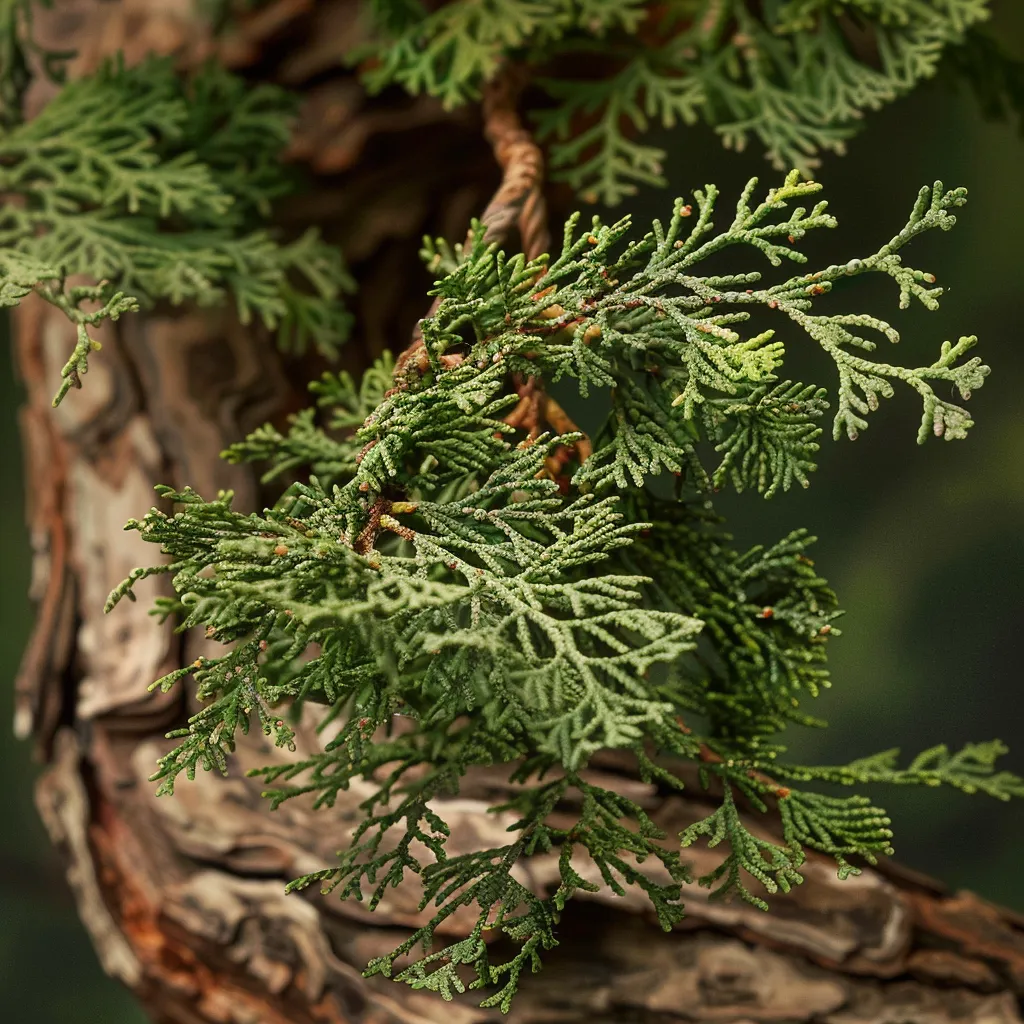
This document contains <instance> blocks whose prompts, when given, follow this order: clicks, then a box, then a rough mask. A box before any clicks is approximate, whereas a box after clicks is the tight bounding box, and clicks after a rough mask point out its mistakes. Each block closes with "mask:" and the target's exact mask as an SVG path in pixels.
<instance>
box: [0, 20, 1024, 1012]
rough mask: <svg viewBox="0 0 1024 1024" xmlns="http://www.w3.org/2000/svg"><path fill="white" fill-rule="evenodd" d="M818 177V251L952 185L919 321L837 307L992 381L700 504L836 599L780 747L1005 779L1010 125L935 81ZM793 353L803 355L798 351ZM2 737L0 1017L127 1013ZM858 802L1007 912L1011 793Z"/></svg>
mask: <svg viewBox="0 0 1024 1024" xmlns="http://www.w3.org/2000/svg"><path fill="white" fill-rule="evenodd" d="M990 29H991V31H993V32H994V33H996V34H998V35H999V37H1000V38H1001V39H1002V41H1003V42H1004V44H1006V45H1008V46H1009V48H1010V49H1011V50H1014V51H1015V52H1016V55H1017V56H1018V57H1024V5H1021V4H1019V3H1012V2H1004V3H1002V4H1001V5H999V8H998V10H997V14H996V19H995V20H994V22H993V23H992V24H991V26H990ZM667 172H668V176H669V179H670V181H671V182H672V190H671V192H672V194H677V193H680V192H685V193H692V189H693V188H694V187H699V186H701V185H703V184H704V183H705V182H709V181H714V182H716V183H717V184H718V185H719V186H720V187H721V189H722V193H723V201H724V202H728V201H729V199H730V197H731V196H734V195H735V194H736V192H737V191H738V189H739V188H740V187H741V186H742V183H743V182H744V181H745V180H746V178H747V177H749V176H750V175H752V174H757V175H760V176H761V178H762V181H763V182H764V183H765V184H766V185H767V184H769V183H773V182H774V180H775V178H776V177H777V175H775V174H774V172H771V171H770V170H769V169H767V165H766V164H765V162H764V161H763V160H762V159H761V157H760V155H759V154H758V153H756V152H750V153H746V154H740V155H736V154H727V153H724V152H723V151H722V149H721V146H720V145H719V144H718V142H717V140H716V139H715V137H714V135H713V133H712V132H710V131H709V130H706V129H700V128H697V129H688V130H685V131H683V132H682V133H679V134H677V135H676V136H675V137H674V138H673V141H672V142H671V154H670V160H669V165H668V168H667ZM817 176H818V178H819V179H820V180H822V181H823V182H824V183H825V186H826V193H825V194H826V197H827V198H829V200H830V203H831V208H832V212H833V213H835V214H836V215H837V216H838V218H839V220H840V226H839V228H838V229H837V230H836V231H835V232H831V233H828V237H826V238H824V239H818V240H817V241H816V242H814V244H813V245H812V246H810V247H809V249H810V251H811V252H812V254H815V255H820V260H821V263H823V264H824V263H830V262H845V261H846V260H847V259H850V258H851V257H853V256H861V255H864V254H867V253H870V252H873V251H875V249H877V247H878V246H879V245H880V244H882V243H883V242H884V241H886V240H887V239H888V238H889V237H890V236H891V235H892V234H893V233H894V232H895V231H896V230H897V229H898V228H899V227H900V226H901V225H902V224H903V223H904V220H905V217H906V214H907V212H908V211H909V209H910V206H911V205H912V203H913V200H914V197H915V195H916V191H917V188H918V187H919V186H920V185H921V184H924V183H930V182H931V181H933V180H934V179H935V178H941V179H942V180H943V181H944V182H945V183H946V184H947V185H948V186H952V185H957V184H963V185H966V186H967V187H968V188H969V190H970V195H971V198H970V202H969V204H968V206H967V207H966V208H965V210H964V211H963V212H962V214H961V216H960V222H959V224H958V225H957V227H956V228H955V230H954V231H953V232H952V233H950V234H946V235H943V234H939V233H934V234H933V235H931V236H928V237H927V238H926V239H925V240H922V241H919V242H917V243H915V244H914V246H913V247H912V249H911V251H910V253H909V254H908V256H907V259H908V261H910V262H911V263H912V264H913V265H915V266H919V267H921V268H923V269H926V270H930V271H933V272H934V273H935V274H936V275H937V276H938V279H939V282H940V283H941V284H943V285H944V286H946V287H947V289H948V291H947V293H946V295H945V297H944V298H943V304H942V309H941V311H940V312H938V313H926V312H924V311H920V310H915V311H906V312H901V311H899V310H897V309H896V292H895V288H894V287H893V286H891V284H890V285H889V287H881V286H880V287H877V288H876V287H874V286H871V287H867V286H864V285H860V284H859V283H856V282H849V284H850V285H851V291H850V292H845V291H844V292H843V293H842V297H840V296H836V297H835V301H842V302H843V303H844V304H845V303H846V301H847V298H849V299H850V300H852V302H853V308H863V309H870V310H871V311H872V312H874V313H876V314H878V315H880V316H883V317H887V318H889V319H891V320H892V321H893V322H894V323H895V325H896V326H897V327H899V328H900V329H901V331H902V332H903V343H902V352H900V353H899V356H900V359H901V360H905V361H908V362H911V363H913V364H915V365H916V364H919V363H920V361H922V360H928V361H931V360H932V359H934V357H935V355H936V354H937V350H938V346H939V343H940V342H941V341H942V340H944V339H947V338H948V339H951V340H955V339H956V338H957V337H958V336H959V335H961V334H978V335H979V336H980V338H981V346H980V348H979V350H978V351H979V352H980V354H982V355H983V357H984V359H985V361H986V362H988V363H990V364H991V366H992V369H993V372H992V376H991V377H990V378H989V381H988V383H987V384H986V385H985V387H984V388H983V389H982V390H981V391H980V392H978V393H977V394H976V395H975V397H974V398H973V400H972V403H971V407H972V410H973V413H974V415H975V417H976V419H977V425H976V426H975V428H974V430H973V432H972V434H971V437H970V438H969V439H968V440H967V441H966V442H955V443H952V444H945V443H943V442H941V441H930V442H929V443H928V444H926V445H925V446H924V447H922V448H918V447H917V445H916V444H915V440H914V439H915V435H916V431H917V422H918V417H919V405H918V402H917V400H916V398H915V396H913V395H912V394H911V393H909V392H908V391H907V390H906V389H904V390H902V391H899V392H898V393H897V397H896V398H895V399H893V400H892V401H890V402H888V403H887V404H886V405H885V406H884V407H883V409H882V410H881V411H880V412H879V413H877V414H875V416H874V417H873V419H872V425H871V428H870V429H869V430H868V431H866V432H864V433H863V434H862V436H861V438H860V439H859V440H858V441H857V442H856V443H855V444H851V443H850V442H847V441H845V440H843V441H842V442H838V443H833V442H832V441H830V440H828V439H827V437H826V438H823V443H822V451H821V453H820V456H821V457H820V460H819V467H820V468H819V470H818V472H817V474H816V475H815V476H814V478H813V480H812V487H811V489H810V490H809V491H806V492H804V491H801V492H799V493H790V494H787V495H784V496H781V497H777V498H775V499H773V500H772V501H770V502H764V501H761V500H760V499H758V498H757V497H756V496H754V495H742V496H735V495H722V496H721V500H720V501H719V507H720V509H721V510H722V511H723V512H724V513H725V514H726V515H727V516H728V517H729V520H730V523H731V526H732V528H733V531H734V532H735V533H736V534H737V535H738V537H739V538H740V539H741V540H743V541H749V542H752V543H753V542H760V541H769V542H770V541H771V540H774V539H776V538H777V537H779V536H781V535H783V534H784V533H786V532H788V531H789V530H790V529H791V528H793V527H795V526H799V525H804V526H807V527H809V528H810V529H811V531H812V532H813V533H814V534H816V535H817V536H819V537H820V538H821V539H820V542H819V544H818V545H817V553H816V556H815V558H816V562H817V565H818V567H819V568H820V569H821V570H822V572H823V574H824V575H825V576H827V577H828V579H829V580H830V581H831V583H832V584H833V586H834V587H835V589H836V590H837V591H838V593H839V596H840V599H841V601H842V605H843V607H844V608H846V609H847V612H848V615H847V617H846V619H845V620H844V622H843V628H844V636H843V637H842V638H841V639H839V640H837V641H836V642H835V643H834V644H833V645H831V655H832V661H831V664H832V670H833V678H834V688H833V689H832V690H831V691H829V692H827V693H826V694H825V695H824V696H823V697H822V698H821V699H820V701H819V702H818V705H817V708H816V710H817V711H818V712H819V713H820V714H822V715H823V716H824V717H826V718H828V719H829V720H830V721H831V723H832V727H831V728H830V729H829V730H828V731H827V732H816V733H813V734H808V735H804V736H802V737H800V738H799V740H798V742H796V743H794V746H797V747H798V748H799V749H800V752H801V754H802V755H804V756H807V757H815V758H819V759H822V760H828V761H834V760H841V759H843V758H846V759H849V758H851V757H854V756H860V755H862V754H866V753H869V752H873V751H876V750H881V749H885V748H887V747H890V746H901V747H903V748H904V749H905V750H906V751H908V752H910V751H917V750H919V749H922V748H924V747H927V746H930V745H932V744H933V743H935V742H939V741H945V742H948V743H950V744H959V743H962V742H964V741H967V740H972V739H987V738H991V737H993V736H998V737H1000V738H1002V739H1004V740H1006V741H1007V742H1008V743H1010V745H1011V747H1013V748H1014V749H1013V751H1012V753H1011V755H1010V757H1009V758H1008V759H1007V765H1008V766H1009V767H1012V768H1014V769H1015V770H1017V771H1018V772H1024V737H1021V736H1020V735H1019V733H1020V732H1021V728H1020V726H1021V724H1022V723H1024V715H1022V712H1021V691H1020V681H1021V662H1020V656H1019V655H1018V653H1017V650H1016V642H1017V640H1019V639H1020V637H1021V634H1022V632H1024V592H1022V581H1024V543H1022V534H1024V415H1022V399H1024V336H1022V330H1021V318H1022V315H1024V302H1022V293H1024V283H1022V282H1024V139H1022V136H1021V134H1020V133H1019V131H1018V129H1017V127H1016V126H1013V125H1009V124H1005V123H1003V124H991V123H986V122H985V121H984V120H983V119H982V117H981V115H980V112H979V108H978V105H977V103H976V102H975V100H974V99H973V97H972V96H970V95H969V94H968V93H967V91H966V90H965V89H963V88H960V89H959V90H957V91H954V90H952V89H951V88H950V87H949V86H948V85H947V84H945V83H944V82H943V80H942V79H940V80H938V81H936V82H933V83H930V84H928V85H927V86H925V87H924V88H922V89H920V90H919V91H918V92H916V93H915V94H914V95H913V96H911V97H909V98H908V99H906V100H904V101H902V102H899V103H897V104H894V105H893V106H891V107H889V108H887V109H886V110H884V111H882V112H881V113H878V114H875V115H873V116H871V117H870V119H869V121H868V125H867V129H866V131H865V132H864V133H863V134H862V135H861V136H860V137H858V138H857V139H855V140H854V141H853V142H852V143H851V145H850V147H849V153H848V155H847V156H845V157H843V158H837V157H830V158H827V159H826V160H825V162H824V165H823V167H822V168H821V169H820V171H819V172H818V174H817ZM670 203H671V195H669V194H662V195H660V196H659V195H652V194H647V195H644V196H641V197H638V199H637V201H636V202H635V203H632V204H629V206H630V208H631V209H632V210H633V211H634V212H635V213H636V214H637V216H638V218H639V219H641V220H643V219H645V218H647V217H648V216H650V215H659V216H664V215H666V214H667V213H668V211H669V209H670ZM745 269H746V268H745ZM853 288H859V289H860V290H859V291H857V292H856V294H855V295H854V294H853ZM790 339H791V346H790V347H791V350H792V352H793V353H794V355H795V359H794V368H793V369H792V370H790V371H789V372H791V373H793V374H794V375H796V376H798V379H808V380H813V381H815V382H817V383H821V384H826V385H828V386H830V387H831V386H833V384H834V381H833V379H832V376H831V370H830V367H829V365H827V362H828V361H827V360H824V359H818V358H817V357H816V355H815V353H813V352H811V351H810V344H809V343H808V342H803V340H802V339H800V340H797V339H795V338H793V337H792V336H790ZM801 346H803V348H804V349H805V350H806V351H801V352H799V353H798V352H797V349H799V348H801ZM18 402H19V392H18V387H17V385H16V384H15V382H14V379H13V374H12V372H11V368H10V358H9V356H7V357H4V358H3V359H2V360H0V479H2V485H3V486H2V490H0V493H2V494H3V499H2V502H0V565H3V567H4V569H3V580H2V586H0V622H2V623H3V624H4V629H3V632H2V633H0V674H2V676H3V678H4V680H5V681H6V682H5V685H4V686H3V687H2V688H0V719H2V720H3V721H6V722H10V720H11V693H10V691H11V687H10V681H11V680H12V678H13V675H14V672H15V670H16V667H17V663H18V658H19V656H20V654H21V650H22V646H23V644H24V642H25V639H26V636H27V634H28V630H29V628H30V625H31V621H32V611H31V609H30V607H29V605H28V602H27V599H26V597H25V594H26V591H27V587H28V578H29V557H28V550H29V549H28V538H27V535H26V530H25V526H24V523H23V511H22V509H23V503H22V482H21V465H20V447H19V439H18V436H17V431H16V411H17V406H18ZM141 511H143V510H141V509H140V512H141ZM109 582H110V583H114V582H116V581H113V580H112V581H109ZM7 735H8V737H9V738H8V740H7V741H6V742H5V743H3V744H0V773H2V777H3V778H4V779H5V780H6V784H5V785H4V787H3V790H2V793H3V796H2V798H0V799H2V800H3V802H4V806H3V817H2V821H3V827H2V829H0V908H2V910H0V1008H2V1009H0V1017H2V1018H3V1019H4V1020H9V1021H11V1022H12V1024H22V1022H29V1021H31V1022H32V1024H78V1022H90V1024H91V1022H100V1024H133V1022H141V1021H143V1019H144V1018H143V1017H142V1015H141V1014H140V1012H139V1011H138V1009H137V1008H136V1007H135V1005H134V1003H133V1001H132V1000H131V998H130V997H129V996H128V995H127V994H126V993H125V992H124V991H122V990H121V989H120V987H119V986H117V985H116V984H115V983H113V982H111V981H109V980H107V979H106V978H105V977H104V976H103V974H102V973H101V971H100V968H99V965H98V963H97V961H96V958H95V955H94V954H93V952H92V948H91V946H90V945H89V942H88V940H87V938H86V935H85V933H84V931H83V930H82V928H81V926H80V925H79V923H78V919H77V917H76V915H75V911H74V907H73V905H72V901H71V899H70V896H69V894H68V892H67V889H66V886H65V884H64V881H63V874H62V869H61V867H60V865H59V864H58V863H57V862H56V859H55V857H54V855H53V853H52V852H51V850H50V849H49V847H48V845H47V842H46V839H45V836H44V832H43V829H42V826H41V824H40V822H39V820H38V817H37V815H36V812H35V809H34V806H33V803H32V796H31V786H32V779H33V777H34V776H35V774H36V771H37V768H36V767H35V766H33V765H32V764H31V762H30V757H29V750H28V747H27V745H25V744H19V743H16V742H15V741H14V740H13V739H11V738H10V735H11V734H10V732H8V733H7ZM874 795H876V796H878V797H879V799H881V800H883V802H884V806H886V807H887V808H888V809H889V810H890V812H891V813H892V816H893V818H894V819H895V822H896V828H897V833H896V840H895V846H896V849H897V855H898V857H899V859H900V860H901V861H903V862H904V863H906V864H908V865H910V866H913V867H915V868H918V869H921V870H923V871H926V872H929V873H931V874H934V875H937V876H939V877H941V878H943V879H945V880H946V881H947V882H949V883H950V884H952V885H954V886H958V887H965V888H969V889H972V890H973V891H975V892H978V893H980V894H981V895H983V896H985V897H988V898H990V899H992V900H995V901H998V902H1001V903H1004V904H1007V905H1009V906H1011V907H1015V908H1017V909H1020V910H1024V871H1022V870H1021V867H1020V864H1021V851H1022V850H1024V811H1022V809H1021V807H1020V806H1012V805H1011V806H1007V805H1003V804H999V803H994V802H992V801H989V800H986V799H984V798H981V797H978V798H968V797H965V796H961V795H959V794H956V793H947V792H934V791H905V792H885V793H878V794H874Z"/></svg>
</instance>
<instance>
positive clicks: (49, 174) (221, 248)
mask: <svg viewBox="0 0 1024 1024" xmlns="http://www.w3.org/2000/svg"><path fill="white" fill-rule="evenodd" d="M24 8H25V5H24V4H22V3H13V4H12V3H7V4H5V5H3V6H2V7H0V50H2V54H3V57H2V59H3V61H4V67H3V69H2V71H3V73H2V74H0V80H2V81H4V83H5V86H6V89H7V92H6V93H5V94H4V95H3V96H0V99H2V100H3V111H2V119H3V124H4V128H3V130H2V131H0V190H2V191H3V193H4V195H5V197H6V199H5V202H4V203H3V205H2V206H0V254H2V256H0V259H2V262H0V274H2V282H0V305H5V306H9V305H14V304H16V303H17V302H18V301H20V300H21V298H23V297H24V296H25V295H26V294H28V292H29V291H35V292H36V294H38V295H40V296H41V297H42V298H43V299H45V300H46V301H48V302H50V303H52V304H53V305H55V306H57V308H59V309H61V310H62V311H63V312H64V313H65V314H66V315H67V317H68V319H69V320H71V322H72V323H73V324H74V325H75V328H76V332H77V340H76V344H75V348H74V351H73V352H72V354H71V357H70V359H69V360H68V362H67V364H66V365H65V366H64V368H63V370H62V372H61V384H60V388H59V390H58V391H57V394H56V397H55V398H54V405H57V404H58V403H59V402H60V401H61V400H62V399H63V398H64V396H65V395H66V394H67V392H68V391H69V390H70V389H71V388H72V387H80V386H81V376H82V374H84V373H86V372H87V370H88V357H89V355H90V353H91V352H92V351H94V350H95V349H97V348H99V344H98V343H97V342H96V341H95V340H93V339H92V338H91V337H90V334H89V328H92V327H95V326H97V325H98V324H100V323H101V322H102V321H103V320H107V319H109V320H116V319H117V318H118V317H119V316H120V315H121V314H122V313H124V312H127V311H129V310H135V309H137V308H138V307H139V306H140V305H152V304H153V303H155V302H158V301H167V302H170V303H172V304H175V305H177V304H180V303H185V302H188V303H192V304H197V305H201V306H209V305H212V304H216V303H219V302H221V301H223V299H224V298H225V296H226V295H228V294H230V295H232V296H233V297H234V300H235V304H236V307H237V310H238V315H239V318H240V319H241V321H242V322H243V323H249V322H251V321H252V320H253V319H254V318H255V319H258V320H260V321H261V322H262V323H263V324H264V325H265V326H266V327H267V328H269V329H271V330H275V331H276V332H277V333H278V338H279V341H280V343H281V344H282V345H284V346H287V347H291V348H295V349H299V350H301V349H302V348H304V347H305V346H306V345H308V344H309V343H312V344H314V345H315V346H317V347H318V348H319V349H320V350H322V351H324V352H327V353H332V352H334V351H336V348H337V345H338V344H339V343H340V342H341V341H343V340H344V338H345V336H346V334H347V332H348V328H349V315H348V313H347V312H346V311H345V309H344V308H343V306H342V305H341V303H340V301H339V299H340V296H341V294H342V293H343V292H345V291H347V290H349V289H351V287H352V282H351V280H350V278H349V276H348V274H347V273H346V271H345V269H344V267H343V265H342V262H341V257H340V255H339V254H338V251H337V249H335V248H333V247H332V246H329V245H326V244H324V243H323V242H322V241H321V240H320V239H319V238H318V236H317V233H316V231H315V230H312V229H311V230H309V231H307V232H306V233H305V234H304V235H302V236H301V237H300V238H298V239H295V240H294V241H291V242H287V243H282V242H279V241H277V240H275V238H274V237H273V236H272V235H271V234H270V233H269V232H268V231H267V230H266V229H264V228H263V227H262V226H261V225H262V224H263V223H265V222H266V220H267V219H268V218H269V215H270V209H271V204H272V203H273V201H274V200H275V199H278V198H280V197H281V196H282V195H284V194H286V193H287V192H288V191H290V188H291V185H292V177H291V175H290V174H289V173H288V171H287V169H286V168H285V167H284V166H283V165H282V164H281V160H280V153H281V151H282V150H283V149H284V147H285V145H286V144H287V141H288V133H289V128H290V123H291V119H292V115H293V112H294V109H295V101H294V99H293V98H292V97H290V96H289V95H288V94H286V93H285V92H283V91H282V90H280V89H277V88H275V87H272V86H269V85H260V86H256V87H249V86H247V85H246V84H245V83H244V82H243V81H242V80H241V79H239V78H236V77H234V76H232V75H230V74H229V73H228V72H226V71H224V70H223V69H222V68H220V67H219V66H217V65H215V64H208V65H206V66H205V67H204V68H203V69H202V70H201V71H200V72H199V73H198V74H196V75H195V76H194V77H193V78H192V79H191V80H183V79H182V77H181V76H180V75H179V74H178V73H177V72H176V71H175V70H174V67H173V65H172V63H171V62H170V61H169V60H157V59H150V60H147V61H146V62H144V63H142V64H140V65H138V66H135V67H132V68H125V67H123V66H121V65H120V64H118V63H117V62H111V63H108V64H107V65H105V66H104V67H103V68H102V69H101V70H100V71H99V72H98V73H96V74H95V75H91V76H89V77H87V78H84V79H81V80H79V81H75V82H71V83H69V84H67V85H65V86H64V87H63V88H62V89H61V90H60V92H58V93H57V95H56V96H55V98H54V99H53V100H52V101H51V102H50V103H49V104H48V105H47V106H46V107H45V108H44V109H43V110H42V111H41V112H40V113H39V114H38V115H37V116H36V117H35V118H33V119H32V120H31V121H29V122H27V123H26V122H24V121H23V120H22V118H21V110H20V106H21V99H22V92H23V90H24V88H25V85H26V84H27V75H25V76H21V77H19V76H17V75H14V74H13V72H12V71H11V64H12V62H13V64H14V66H15V67H16V66H17V65H18V63H19V62H22V63H23V62H24V60H25V57H24V53H23V49H24V47H25V46H28V45H30V44H29V43H27V42H25V41H24V40H23V38H22V29H21V27H20V25H21V23H20V18H21V15H22V14H23V9H24ZM48 56H49V57H50V58H51V63H52V61H53V58H54V56H55V55H52V54H51V55H48ZM76 278H77V279H79V280H82V279H84V280H86V281H88V282H89V283H88V284H84V285H73V286H68V285H67V284H66V281H67V280H68V279H76Z"/></svg>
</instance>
